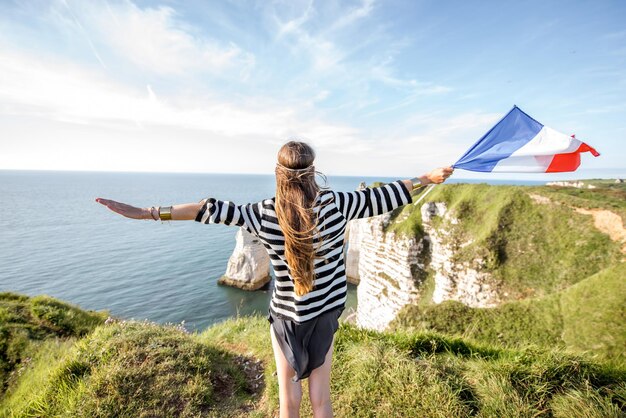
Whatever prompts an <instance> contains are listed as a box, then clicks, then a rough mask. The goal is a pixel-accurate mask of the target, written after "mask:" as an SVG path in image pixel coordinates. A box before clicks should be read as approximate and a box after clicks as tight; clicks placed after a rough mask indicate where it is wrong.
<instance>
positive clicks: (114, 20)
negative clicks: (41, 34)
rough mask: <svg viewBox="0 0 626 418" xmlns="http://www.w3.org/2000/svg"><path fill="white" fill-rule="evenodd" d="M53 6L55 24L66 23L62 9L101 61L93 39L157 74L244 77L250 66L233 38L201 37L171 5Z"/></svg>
mask: <svg viewBox="0 0 626 418" xmlns="http://www.w3.org/2000/svg"><path fill="white" fill-rule="evenodd" d="M55 7H56V11H55V13H54V14H53V15H54V16H56V19H57V23H59V24H62V25H67V24H68V23H67V19H66V18H64V13H63V12H64V11H66V12H67V13H68V14H69V15H70V16H71V17H72V18H73V20H74V21H75V26H76V27H77V28H78V30H79V31H80V33H79V35H80V36H86V38H87V40H88V41H89V43H90V45H91V48H92V50H93V51H94V53H95V54H96V56H97V57H98V59H99V60H100V61H101V62H102V60H101V59H100V56H99V55H98V52H97V50H96V47H94V45H93V43H92V40H93V42H95V43H96V44H101V45H105V46H106V47H107V49H108V50H110V51H113V52H115V53H116V54H118V55H119V56H121V57H123V58H124V59H126V60H128V61H130V62H132V63H133V64H134V65H136V66H137V67H138V68H141V69H142V70H144V71H149V72H152V73H156V74H161V75H183V74H188V73H189V72H204V71H208V72H211V73H213V74H230V72H235V73H237V74H238V75H239V76H240V77H241V78H243V79H245V78H247V77H248V76H249V74H250V71H251V70H252V68H254V65H255V57H254V55H253V54H252V53H250V52H248V51H244V50H243V49H242V48H241V47H239V46H238V45H236V44H235V43H233V42H228V41H226V42H221V41H217V40H215V39H212V38H210V37H208V36H206V35H205V34H203V33H201V32H200V30H199V28H196V27H193V26H191V25H188V24H186V23H184V22H183V21H182V20H180V19H178V18H177V13H176V10H174V9H173V8H171V7H166V6H161V7H156V8H149V7H148V8H140V7H138V6H137V5H135V4H134V3H132V2H129V1H126V2H119V3H118V2H116V3H112V4H109V3H107V2H104V3H101V2H96V3H90V2H81V3H76V4H74V3H72V4H70V3H68V2H66V1H62V2H61V3H60V5H59V4H57V5H56V6H55ZM85 28H87V29H85Z"/></svg>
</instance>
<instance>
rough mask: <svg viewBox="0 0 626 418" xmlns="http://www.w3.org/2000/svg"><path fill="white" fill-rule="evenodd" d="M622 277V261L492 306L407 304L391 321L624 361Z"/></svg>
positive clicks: (625, 285) (625, 273)
mask: <svg viewBox="0 0 626 418" xmlns="http://www.w3.org/2000/svg"><path fill="white" fill-rule="evenodd" d="M625 277H626V264H625V263H620V264H617V265H615V266H612V267H609V268H607V269H604V270H602V271H601V272H599V273H597V274H595V275H593V276H591V277H589V278H587V279H585V280H583V281H581V282H579V283H577V284H575V285H573V286H571V287H569V288H567V289H565V290H563V291H561V292H558V293H555V294H551V295H548V296H545V297H542V298H537V299H528V300H522V301H514V302H507V303H504V304H502V305H501V306H498V307H496V308H491V309H481V308H470V307H467V306H465V305H463V304H461V303H459V302H454V301H447V302H444V303H441V304H439V305H435V304H429V305H425V306H424V305H421V306H413V305H409V306H406V307H404V308H403V309H402V310H401V311H400V313H399V314H398V316H397V317H396V319H395V320H394V321H393V322H392V323H391V325H390V327H391V329H400V328H410V329H412V330H416V331H422V332H432V331H434V332H441V333H445V334H449V335H456V336H462V337H465V338H470V339H473V340H477V341H484V342H489V343H492V344H494V343H498V344H503V345H505V346H508V347H521V346H525V345H528V344H537V345H541V346H545V347H553V346H557V347H563V348H568V349H570V350H573V351H579V352H583V351H584V352H588V353H589V354H590V355H594V356H596V357H598V358H601V359H605V360H612V361H614V362H618V363H622V364H626V353H625V352H624V347H626V329H625V327H624V324H625V323H626V281H625V280H624V278H625Z"/></svg>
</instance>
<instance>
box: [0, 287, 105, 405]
mask: <svg viewBox="0 0 626 418" xmlns="http://www.w3.org/2000/svg"><path fill="white" fill-rule="evenodd" d="M107 316H108V313H107V312H106V311H105V312H94V311H84V310H82V309H80V308H79V307H78V306H75V305H71V304H68V303H65V302H61V301H59V300H57V299H54V298H51V297H49V296H45V295H42V296H36V297H32V298H29V297H27V296H25V295H19V294H16V293H11V292H0V394H1V393H2V392H3V391H4V388H5V385H6V382H7V380H8V379H9V378H10V376H11V372H12V371H13V370H14V368H15V366H16V365H17V364H19V363H20V362H21V361H22V359H23V358H25V357H27V356H28V355H30V353H32V352H34V351H36V350H37V345H39V344H41V343H42V342H43V341H45V340H47V339H50V338H73V337H80V336H82V335H85V334H87V333H88V332H89V331H91V330H92V329H93V328H94V327H96V326H97V325H99V324H101V323H103V322H104V321H105V319H106V318H107Z"/></svg>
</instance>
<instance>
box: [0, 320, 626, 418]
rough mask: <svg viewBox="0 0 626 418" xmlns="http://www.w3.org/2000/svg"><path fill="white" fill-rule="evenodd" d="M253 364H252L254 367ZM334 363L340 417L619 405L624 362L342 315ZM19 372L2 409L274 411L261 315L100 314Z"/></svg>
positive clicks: (604, 410) (563, 411)
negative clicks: (135, 317) (193, 326)
mask: <svg viewBox="0 0 626 418" xmlns="http://www.w3.org/2000/svg"><path fill="white" fill-rule="evenodd" d="M255 361H258V362H259V364H258V366H259V367H258V368H255V367H251V365H254V364H256V363H255ZM333 364H334V366H333V371H332V373H333V374H332V388H331V391H332V398H333V406H334V410H335V415H336V416H338V417H374V416H377V417H382V416H403V417H453V416H454V417H464V416H477V417H502V416H507V417H508V416H517V417H572V416H585V417H596V416H597V417H618V416H621V414H623V413H624V412H626V370H624V369H623V368H619V367H616V366H611V365H609V364H606V363H602V362H596V361H592V360H589V359H588V358H586V357H581V356H577V355H572V354H566V353H564V352H562V351H559V350H554V349H552V350H548V349H539V348H524V349H519V350H512V349H503V348H498V347H495V346H489V345H486V344H477V343H470V342H468V341H466V340H463V339H461V338H456V337H445V336H443V335H440V334H434V333H419V332H413V331H410V330H400V331H395V332H382V333H381V332H376V331H366V330H362V329H359V328H356V327H355V326H353V325H350V324H346V323H341V324H340V327H339V330H338V332H337V334H336V340H335V351H334V358H333ZM20 368H21V372H20V375H19V377H17V378H16V379H14V380H12V382H11V385H10V387H9V389H8V391H7V392H6V394H5V395H4V397H3V398H2V400H1V404H0V416H12V417H26V416H42V417H43V416H45V417H57V416H72V417H73V416H89V417H161V416H163V417H165V416H177V417H196V416H209V417H210V416H215V417H222V416H223V417H227V416H230V417H248V416H250V417H266V416H271V415H272V414H274V413H276V412H277V408H278V384H277V380H276V377H275V376H274V372H275V365H274V360H273V354H272V351H271V342H270V335H269V326H268V323H267V320H266V319H265V317H263V316H251V317H239V318H234V319H231V320H227V321H224V322H222V323H220V324H217V325H215V326H212V327H210V328H209V329H207V330H205V331H203V332H201V333H194V334H189V333H187V332H185V331H184V330H182V329H180V328H176V327H172V326H169V325H157V324H153V323H149V322H145V321H144V322H137V321H107V323H106V324H102V325H98V326H97V327H96V328H95V329H94V330H93V331H92V332H90V333H88V334H86V335H85V336H83V337H80V338H75V339H65V340H63V339H60V338H49V339H47V340H45V341H43V342H42V343H41V344H40V345H39V349H38V350H37V352H36V353H35V355H34V356H33V357H32V359H31V361H30V362H28V364H22V365H20ZM257 379H258V380H257ZM307 385H308V381H307V380H305V381H304V383H303V390H304V393H305V396H304V400H303V416H311V415H310V414H311V408H310V404H309V402H308V397H307V395H306V393H307V390H308V386H307Z"/></svg>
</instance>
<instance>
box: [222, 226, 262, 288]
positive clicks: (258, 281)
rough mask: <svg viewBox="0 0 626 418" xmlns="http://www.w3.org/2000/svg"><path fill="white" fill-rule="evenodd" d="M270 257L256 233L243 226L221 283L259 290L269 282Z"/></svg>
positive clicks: (238, 233)
mask: <svg viewBox="0 0 626 418" xmlns="http://www.w3.org/2000/svg"><path fill="white" fill-rule="evenodd" d="M271 278H272V277H271V276H270V257H269V255H268V254H267V250H266V249H265V247H263V245H262V244H261V242H260V241H259V240H258V238H256V237H255V236H254V235H252V234H250V233H249V232H248V231H246V230H244V229H243V228H239V231H238V232H237V238H236V244H235V250H234V251H233V254H232V255H231V256H230V259H229V260H228V266H227V267H226V273H224V276H222V277H221V278H220V279H219V280H218V283H219V284H224V285H228V286H233V287H238V288H240V289H244V290H257V289H260V288H261V287H263V286H264V285H266V284H267V283H269V281H270V280H271Z"/></svg>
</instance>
